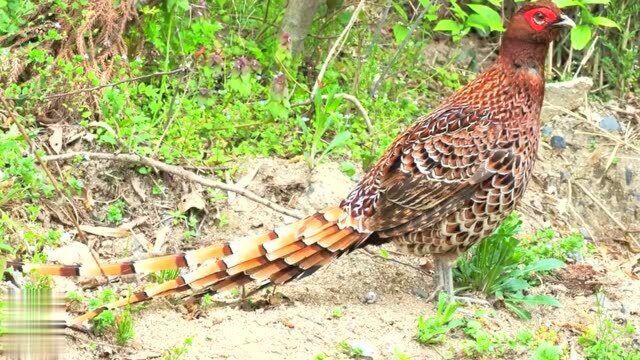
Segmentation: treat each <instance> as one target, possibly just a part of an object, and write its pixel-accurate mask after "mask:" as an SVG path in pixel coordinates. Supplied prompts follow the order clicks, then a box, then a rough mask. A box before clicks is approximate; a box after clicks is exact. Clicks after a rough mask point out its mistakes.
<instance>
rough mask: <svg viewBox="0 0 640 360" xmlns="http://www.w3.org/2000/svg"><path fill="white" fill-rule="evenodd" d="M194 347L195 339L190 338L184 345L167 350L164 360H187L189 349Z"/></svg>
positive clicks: (163, 356)
mask: <svg viewBox="0 0 640 360" xmlns="http://www.w3.org/2000/svg"><path fill="white" fill-rule="evenodd" d="M191 345H193V339H192V338H190V337H188V338H186V339H184V341H183V342H182V345H180V346H176V347H173V348H171V349H168V350H165V351H164V353H163V354H162V359H164V360H182V359H185V356H186V355H187V352H188V351H189V348H190V347H191Z"/></svg>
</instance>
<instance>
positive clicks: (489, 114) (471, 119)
mask: <svg viewBox="0 0 640 360" xmlns="http://www.w3.org/2000/svg"><path fill="white" fill-rule="evenodd" d="M570 26H574V23H573V21H571V19H570V18H568V17H567V16H566V15H564V14H563V13H562V12H561V11H560V10H559V9H558V8H557V7H556V6H555V5H554V4H553V3H552V2H550V1H546V0H543V1H538V2H533V3H528V4H525V5H523V6H522V7H521V8H520V9H519V10H518V11H517V12H516V13H515V14H514V15H513V17H512V18H511V20H510V22H509V24H508V26H507V30H506V32H505V33H504V36H503V38H502V43H501V46H500V53H499V56H498V59H497V60H496V61H495V63H494V64H493V65H491V66H490V67H489V68H488V69H486V70H485V71H484V72H482V73H481V74H479V75H478V76H477V78H476V79H475V80H474V81H472V82H471V83H469V84H468V85H466V86H465V87H463V88H462V89H460V90H459V91H458V92H456V93H454V94H453V95H451V96H450V97H449V98H447V99H446V100H445V101H444V102H443V103H442V104H441V105H440V106H439V107H437V108H436V109H435V110H434V111H433V112H431V113H430V114H429V115H426V116H423V117H421V118H419V119H418V120H417V121H416V122H415V123H414V124H413V125H412V126H411V127H409V128H408V129H406V130H405V131H404V132H402V133H401V134H400V135H399V136H398V137H397V138H396V139H395V141H394V142H393V144H392V145H391V146H390V148H389V149H388V150H387V151H386V153H385V154H384V155H383V156H382V158H381V159H380V160H379V161H378V162H377V163H376V165H375V166H374V167H373V168H372V169H371V170H370V171H369V172H368V173H367V174H366V175H365V176H364V177H363V178H362V180H361V181H360V182H359V184H358V185H357V186H356V188H355V189H353V191H352V192H351V194H350V195H349V196H348V197H347V198H346V199H345V200H344V201H342V203H341V204H339V206H336V207H331V208H328V209H325V210H322V211H320V212H318V213H316V214H315V215H312V216H310V217H308V218H305V219H303V220H300V221H297V222H295V223H293V224H291V225H286V226H283V227H281V228H277V229H275V230H272V231H269V232H267V233H265V234H262V235H260V236H257V237H253V238H249V239H246V240H236V241H231V242H228V243H225V244H222V245H212V246H208V247H204V248H201V249H197V250H191V251H187V252H185V253H180V254H173V255H166V256H162V257H157V258H150V259H145V260H139V261H131V262H120V263H113V264H101V265H100V267H98V266H96V265H93V266H92V265H86V264H85V265H26V264H25V265H23V264H20V263H13V264H12V265H13V266H14V267H16V268H18V269H22V270H24V271H29V270H36V271H38V272H40V273H44V274H52V275H60V276H98V275H101V274H102V275H114V276H115V275H122V274H132V273H149V272H153V271H158V270H163V269H170V268H181V267H188V268H190V269H189V271H184V272H183V273H182V274H181V275H180V276H178V277H177V278H176V279H175V280H171V281H167V282H165V283H162V284H158V285H151V286H148V287H147V288H145V289H144V290H142V291H140V292H137V293H134V294H132V295H131V296H129V297H126V298H123V299H121V300H119V301H117V302H115V303H112V304H109V305H106V306H104V307H101V308H98V309H96V310H94V311H91V312H89V313H87V314H85V315H83V316H80V317H78V318H76V319H74V320H73V321H72V323H79V322H82V321H84V320H87V319H90V318H92V317H94V316H96V315H97V314H99V313H100V312H101V311H103V310H104V309H106V308H111V307H119V306H124V305H126V304H129V303H134V302H139V301H144V300H147V299H150V298H152V297H155V296H161V295H167V294H171V293H176V292H182V291H187V290H192V291H196V292H202V291H209V292H220V291H223V290H227V289H230V288H233V287H237V286H240V285H244V284H247V283H256V284H258V285H267V284H283V283H286V282H288V281H290V280H293V279H296V278H300V277H302V276H306V275H309V274H311V273H313V272H314V271H315V270H317V269H318V268H319V267H321V266H322V265H325V264H327V263H328V262H330V261H332V260H334V259H335V258H337V257H339V256H341V255H343V254H345V253H348V252H349V251H352V250H354V249H356V248H359V247H362V246H365V245H368V244H380V243H384V242H389V241H391V242H394V243H395V244H396V245H397V246H399V247H400V248H403V249H404V250H406V251H408V252H410V253H412V254H415V255H417V256H426V255H428V254H431V255H433V256H434V257H435V263H436V265H437V270H438V274H439V281H440V286H441V287H442V288H443V289H444V290H445V291H447V292H448V293H450V294H453V291H454V289H453V279H452V276H451V261H452V260H454V259H455V258H456V257H457V255H458V254H460V253H461V252H463V251H465V250H466V249H467V248H469V247H470V246H471V245H473V244H474V243H475V242H477V241H479V240H480V239H482V238H483V237H484V236H486V235H488V234H490V233H491V232H492V231H493V230H494V229H495V228H496V227H497V225H498V224H499V223H500V222H501V221H502V220H503V219H504V218H505V217H506V216H507V215H508V214H509V213H510V212H511V211H512V210H513V209H514V208H515V207H516V205H517V203H518V200H519V199H520V198H521V197H522V194H523V192H524V190H525V188H526V186H527V183H528V181H529V179H530V178H531V173H532V169H533V165H534V162H535V158H536V152H537V148H538V141H539V130H540V110H541V107H542V101H543V95H544V83H545V77H544V61H545V55H546V53H547V50H548V46H549V43H550V42H551V41H553V40H554V39H556V38H557V37H558V36H559V33H560V30H561V28H563V27H570Z"/></svg>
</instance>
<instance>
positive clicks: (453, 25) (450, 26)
mask: <svg viewBox="0 0 640 360" xmlns="http://www.w3.org/2000/svg"><path fill="white" fill-rule="evenodd" d="M461 29H462V26H461V25H460V24H458V23H457V22H455V21H453V20H450V19H443V20H440V21H438V23H437V24H436V26H435V27H434V28H433V30H434V31H448V32H450V33H452V34H457V33H459V32H460V30H461Z"/></svg>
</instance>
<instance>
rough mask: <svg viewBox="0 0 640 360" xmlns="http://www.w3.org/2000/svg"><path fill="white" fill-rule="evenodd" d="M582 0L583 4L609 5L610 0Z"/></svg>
mask: <svg viewBox="0 0 640 360" xmlns="http://www.w3.org/2000/svg"><path fill="white" fill-rule="evenodd" d="M582 1H584V3H585V4H590V5H591V4H602V5H609V2H610V1H611V0H582Z"/></svg>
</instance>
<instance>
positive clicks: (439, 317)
mask: <svg viewBox="0 0 640 360" xmlns="http://www.w3.org/2000/svg"><path fill="white" fill-rule="evenodd" d="M447 299H448V296H447V295H446V294H444V293H441V294H440V295H439V297H438V305H437V308H436V314H435V315H434V316H432V317H429V318H424V317H422V316H420V317H419V318H418V334H417V336H416V339H417V341H418V342H419V343H421V344H425V345H428V344H438V343H442V342H443V341H444V340H445V339H446V334H447V333H448V332H449V331H451V330H453V329H455V328H457V327H460V326H462V325H463V324H464V322H463V321H462V320H461V319H458V318H455V315H456V310H457V309H458V307H459V306H460V304H458V303H456V302H450V301H448V300H447Z"/></svg>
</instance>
